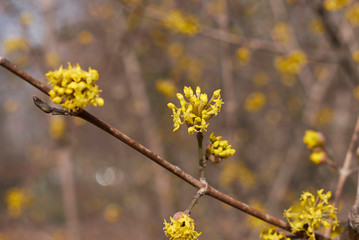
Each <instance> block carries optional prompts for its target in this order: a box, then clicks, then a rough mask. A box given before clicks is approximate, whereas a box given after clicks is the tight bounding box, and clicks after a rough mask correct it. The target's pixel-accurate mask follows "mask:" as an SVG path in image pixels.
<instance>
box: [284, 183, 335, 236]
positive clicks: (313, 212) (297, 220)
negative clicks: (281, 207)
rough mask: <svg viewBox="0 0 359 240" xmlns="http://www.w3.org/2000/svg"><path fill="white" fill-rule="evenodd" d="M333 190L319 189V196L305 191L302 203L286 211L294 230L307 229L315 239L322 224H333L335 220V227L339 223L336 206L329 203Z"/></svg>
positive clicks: (308, 233) (308, 234)
mask: <svg viewBox="0 0 359 240" xmlns="http://www.w3.org/2000/svg"><path fill="white" fill-rule="evenodd" d="M330 197H331V192H330V191H329V192H327V193H325V194H324V193H323V189H321V190H318V191H317V197H314V195H313V194H311V193H310V192H304V193H303V194H302V195H301V198H300V205H299V206H295V207H290V208H289V209H288V210H285V211H284V216H285V217H286V218H287V220H288V222H289V224H290V226H291V228H292V232H293V233H296V232H299V231H305V233H306V234H307V236H308V237H309V239H311V240H314V239H315V233H314V231H315V230H317V229H319V228H320V226H321V225H322V226H323V227H324V228H329V227H330V226H331V224H330V221H331V219H332V220H334V221H333V229H334V228H335V227H336V226H337V225H338V220H337V215H336V208H335V207H334V206H333V205H332V204H329V202H328V200H329V198H330Z"/></svg>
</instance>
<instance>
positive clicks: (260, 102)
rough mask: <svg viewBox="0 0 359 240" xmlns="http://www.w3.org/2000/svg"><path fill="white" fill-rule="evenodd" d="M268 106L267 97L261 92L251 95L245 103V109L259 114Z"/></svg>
mask: <svg viewBox="0 0 359 240" xmlns="http://www.w3.org/2000/svg"><path fill="white" fill-rule="evenodd" d="M265 104H266V96H265V95H264V94H263V93H261V92H254V93H252V94H250V95H249V96H248V97H247V98H246V100H245V102H244V107H245V108H246V109H247V111H249V112H257V111H259V110H261V109H262V108H263V107H264V106H265Z"/></svg>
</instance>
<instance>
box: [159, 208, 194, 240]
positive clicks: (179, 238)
mask: <svg viewBox="0 0 359 240" xmlns="http://www.w3.org/2000/svg"><path fill="white" fill-rule="evenodd" d="M170 220H171V222H166V219H165V220H164V225H165V227H164V228H163V230H164V233H165V235H166V236H167V237H169V239H170V240H196V239H198V237H199V236H200V235H201V233H198V232H196V231H195V229H194V227H195V226H194V220H193V219H192V218H191V217H189V216H188V215H187V214H185V213H182V212H180V213H178V214H175V216H174V217H173V218H172V217H170Z"/></svg>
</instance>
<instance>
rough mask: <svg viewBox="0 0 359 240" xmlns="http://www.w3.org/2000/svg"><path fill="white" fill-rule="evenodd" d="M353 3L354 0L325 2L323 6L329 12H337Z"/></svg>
mask: <svg viewBox="0 0 359 240" xmlns="http://www.w3.org/2000/svg"><path fill="white" fill-rule="evenodd" d="M351 1H352V0H325V1H324V2H323V5H324V8H325V9H326V10H327V11H337V10H339V9H341V8H343V7H345V6H346V5H348V4H349V3H350V2H351Z"/></svg>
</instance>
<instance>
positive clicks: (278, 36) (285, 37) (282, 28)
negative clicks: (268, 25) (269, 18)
mask: <svg viewBox="0 0 359 240" xmlns="http://www.w3.org/2000/svg"><path fill="white" fill-rule="evenodd" d="M271 35H272V38H273V40H275V41H277V42H280V43H283V44H288V43H289V42H290V29H289V27H288V25H287V24H286V23H284V22H278V23H276V25H275V26H274V28H273V30H272V32H271Z"/></svg>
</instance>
